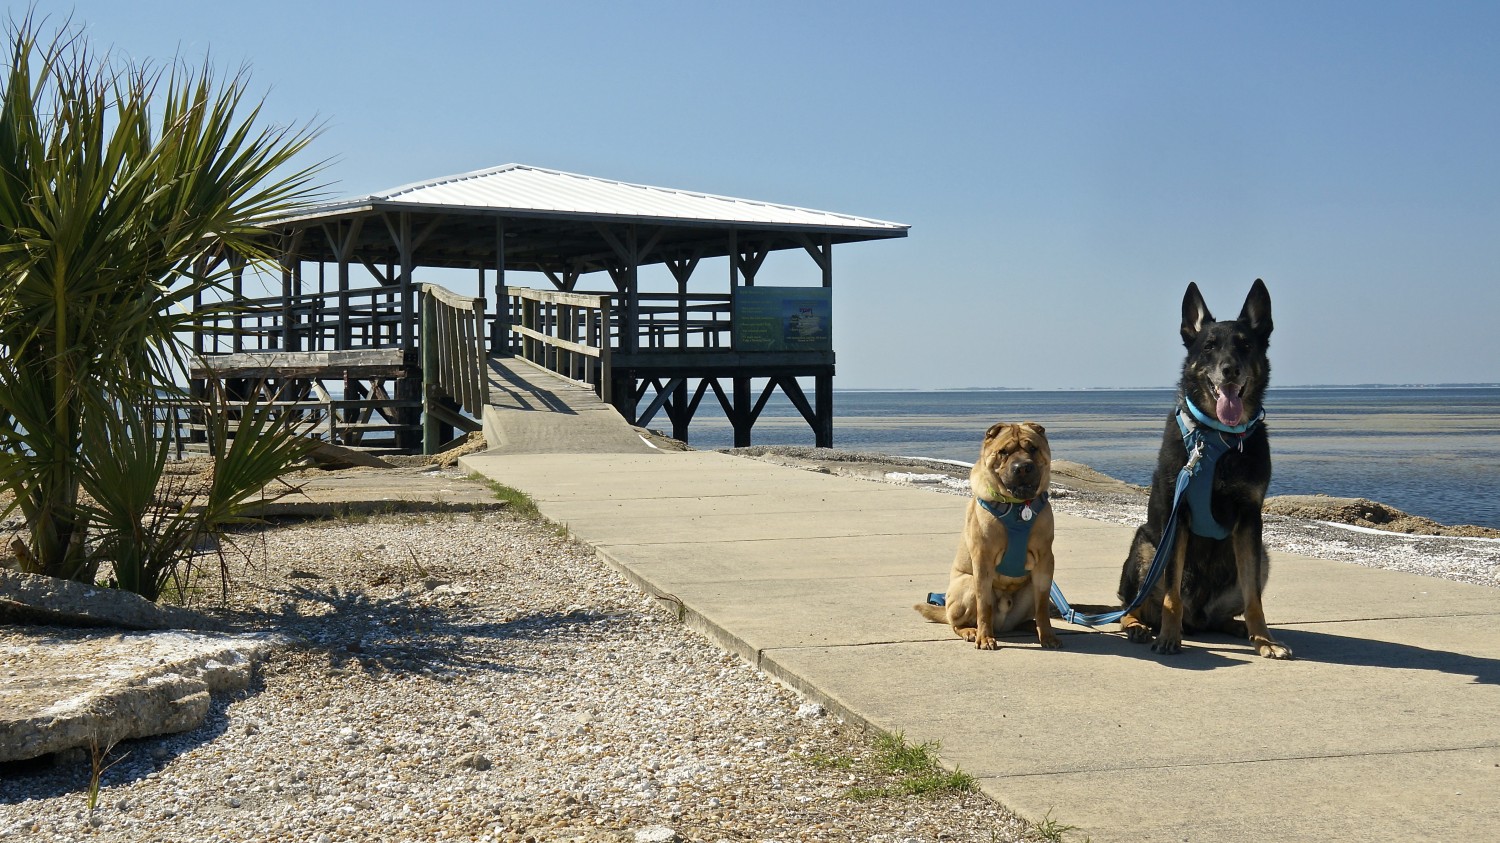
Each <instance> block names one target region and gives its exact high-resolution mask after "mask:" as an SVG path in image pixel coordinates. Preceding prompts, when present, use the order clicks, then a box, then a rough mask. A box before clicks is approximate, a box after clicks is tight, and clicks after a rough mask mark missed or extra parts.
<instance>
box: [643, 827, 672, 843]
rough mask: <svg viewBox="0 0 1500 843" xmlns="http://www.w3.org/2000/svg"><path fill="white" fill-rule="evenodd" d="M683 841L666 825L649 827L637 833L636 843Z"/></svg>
mask: <svg viewBox="0 0 1500 843" xmlns="http://www.w3.org/2000/svg"><path fill="white" fill-rule="evenodd" d="M681 840H682V838H681V837H678V836H677V832H675V831H673V830H672V829H670V828H667V827H666V826H664V825H653V826H647V827H646V828H642V829H637V830H636V832H635V843H679V841H681Z"/></svg>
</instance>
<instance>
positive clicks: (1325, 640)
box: [1067, 627, 1500, 685]
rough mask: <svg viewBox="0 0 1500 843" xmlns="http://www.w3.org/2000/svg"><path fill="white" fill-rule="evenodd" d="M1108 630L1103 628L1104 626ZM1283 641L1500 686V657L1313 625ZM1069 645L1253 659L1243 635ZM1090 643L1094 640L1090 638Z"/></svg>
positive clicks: (1212, 663) (1207, 659) (1146, 654)
mask: <svg viewBox="0 0 1500 843" xmlns="http://www.w3.org/2000/svg"><path fill="white" fill-rule="evenodd" d="M1099 631H1100V632H1102V631H1103V630H1099ZM1274 635H1275V636H1276V638H1277V640H1279V641H1280V642H1281V643H1283V644H1285V645H1287V646H1288V647H1290V648H1291V649H1292V652H1293V653H1294V654H1296V658H1297V660H1298V661H1302V662H1312V663H1315V664H1339V665H1346V666H1349V667H1374V668H1391V669H1398V670H1431V671H1436V672H1438V673H1447V674H1450V675H1452V676H1468V677H1472V678H1473V680H1474V682H1475V683H1476V684H1479V685H1500V659H1492V658H1485V657H1483V656H1474V655H1469V654H1467V653H1455V652H1452V651H1450V650H1429V649H1427V648H1426V647H1417V646H1414V645H1412V644H1399V643H1396V642H1392V641H1374V640H1371V639H1368V638H1356V637H1353V636H1349V635H1335V634H1333V633H1330V632H1319V631H1315V630H1310V629H1286V628H1284V627H1283V628H1280V629H1277V630H1275V632H1274ZM1067 640H1068V641H1069V642H1070V643H1069V645H1068V646H1070V647H1075V648H1077V649H1080V650H1086V651H1093V652H1098V653H1100V654H1101V655H1103V654H1110V655H1119V656H1131V657H1136V658H1149V659H1153V660H1155V661H1157V662H1158V663H1160V664H1161V665H1163V666H1164V667H1172V668H1177V669H1179V670H1190V671H1199V670H1217V669H1219V668H1224V667H1233V666H1235V665H1243V664H1251V663H1253V662H1248V661H1246V660H1244V659H1242V658H1235V657H1234V656H1235V655H1241V656H1243V655H1253V653H1254V651H1253V650H1252V649H1251V648H1250V646H1249V644H1248V643H1246V642H1245V641H1244V640H1243V639H1238V638H1230V637H1229V636H1227V635H1220V634H1203V633H1198V634H1196V635H1194V634H1191V633H1190V634H1189V635H1188V636H1187V638H1186V640H1185V641H1184V643H1183V651H1182V653H1181V654H1179V655H1174V656H1161V655H1158V654H1156V653H1153V652H1151V648H1150V646H1149V645H1146V644H1133V643H1130V642H1129V641H1127V640H1126V639H1125V637H1124V636H1123V635H1120V634H1117V633H1107V634H1104V635H1078V636H1074V635H1070V636H1068V639H1067ZM1085 642H1088V643H1085Z"/></svg>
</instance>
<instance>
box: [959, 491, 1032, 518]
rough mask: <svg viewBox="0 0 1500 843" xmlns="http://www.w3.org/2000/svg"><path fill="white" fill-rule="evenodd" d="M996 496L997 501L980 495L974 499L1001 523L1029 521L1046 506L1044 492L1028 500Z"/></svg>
mask: <svg viewBox="0 0 1500 843" xmlns="http://www.w3.org/2000/svg"><path fill="white" fill-rule="evenodd" d="M992 491H993V490H992ZM998 497H1000V502H999V503H996V502H995V501H992V500H986V499H985V498H980V497H976V498H974V500H976V501H979V505H980V506H982V507H984V510H985V512H988V513H989V514H991V515H993V516H995V517H996V518H997V519H999V520H1000V522H1001V523H1003V524H1006V525H1009V524H1013V523H1015V522H1017V521H1030V520H1031V519H1032V517H1033V516H1035V515H1036V514H1037V513H1038V512H1041V511H1042V510H1044V509H1046V508H1047V493H1046V492H1043V493H1041V494H1040V495H1037V496H1036V497H1034V498H1032V499H1031V500H1029V501H1023V500H1021V499H1019V498H1012V497H1006V496H1003V495H1002V496H998ZM1002 504H1003V506H1002Z"/></svg>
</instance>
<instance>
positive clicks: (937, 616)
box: [912, 603, 948, 623]
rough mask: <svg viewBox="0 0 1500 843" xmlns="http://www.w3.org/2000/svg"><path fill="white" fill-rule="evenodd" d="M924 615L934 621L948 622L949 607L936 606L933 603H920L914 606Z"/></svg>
mask: <svg viewBox="0 0 1500 843" xmlns="http://www.w3.org/2000/svg"><path fill="white" fill-rule="evenodd" d="M912 608H913V609H916V610H917V612H918V613H919V614H921V615H922V617H924V618H926V619H927V620H929V621H931V622H933V623H947V622H948V609H947V608H946V607H943V606H934V605H933V604H931V603H918V604H916V605H915V606H912Z"/></svg>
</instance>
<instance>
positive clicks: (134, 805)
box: [0, 512, 1040, 843]
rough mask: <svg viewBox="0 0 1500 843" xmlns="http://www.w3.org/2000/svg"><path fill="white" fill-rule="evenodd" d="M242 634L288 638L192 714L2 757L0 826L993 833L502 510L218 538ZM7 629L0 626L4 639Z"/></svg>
mask: <svg viewBox="0 0 1500 843" xmlns="http://www.w3.org/2000/svg"><path fill="white" fill-rule="evenodd" d="M237 542H238V547H239V557H240V558H239V559H238V560H237V561H235V562H234V563H233V568H234V570H235V576H236V579H235V588H234V590H233V596H232V598H231V601H230V604H229V606H228V607H227V608H225V609H222V610H219V613H220V614H224V615H226V616H228V617H229V619H230V620H232V621H233V622H234V624H235V625H236V626H238V627H243V628H250V629H274V630H277V631H280V632H283V633H286V634H289V635H291V636H293V637H294V638H297V639H299V640H301V641H302V642H304V643H302V644H301V645H300V646H298V647H295V648H293V649H291V650H288V651H285V652H284V653H283V654H282V655H281V656H279V657H276V658H274V659H273V660H272V662H271V663H270V664H269V665H267V666H266V667H265V669H264V670H263V671H262V675H261V676H260V678H259V680H258V681H257V682H256V684H255V686H254V687H252V689H251V690H250V692H249V693H246V694H244V695H241V696H240V697H238V698H235V699H231V700H224V701H220V702H218V703H217V704H216V705H215V707H214V709H213V710H212V712H211V714H210V716H209V720H208V722H207V723H206V724H205V725H204V726H203V727H201V728H199V729H197V730H195V731H193V732H189V733H185V734H181V735H176V736H170V737H165V738H158V739H151V740H142V741H132V742H128V743H124V744H121V745H119V746H117V747H116V748H115V751H114V753H113V754H112V755H111V758H112V759H118V760H116V761H115V764H114V766H113V767H111V768H110V769H109V770H108V771H107V772H106V773H105V774H104V776H103V779H102V781H103V787H102V789H101V793H100V797H99V807H98V809H97V810H95V811H94V812H92V813H90V812H88V811H87V810H86V804H87V803H86V800H87V785H88V771H89V763H88V759H86V758H85V757H83V756H82V755H78V756H73V757H68V756H64V757H62V758H61V759H60V760H54V761H52V762H48V763H45V764H43V763H37V764H33V765H31V766H27V765H16V764H12V765H6V766H5V767H0V840H9V839H19V840H40V841H63V840H68V841H72V840H100V841H132V842H134V841H193V842H194V843H207V842H208V841H230V840H233V841H245V840H262V841H345V840H424V841H425V840H477V841H485V840H506V841H519V840H539V841H541V840H545V841H553V840H582V841H635V840H684V841H686V840H702V841H720V840H726V841H743V840H869V841H882V840H884V841H908V840H913V841H932V840H945V841H947V840H951V841H985V843H991V841H1010V840H1027V839H1040V838H1037V837H1035V836H1034V835H1033V836H1032V837H1028V836H1027V835H1028V833H1029V832H1028V829H1027V827H1026V825H1025V824H1024V823H1023V822H1021V821H1019V820H1018V819H1016V818H1015V817H1013V816H1011V815H1010V814H1009V813H1008V812H1006V811H1005V810H1004V809H1002V808H1000V807H999V806H997V805H995V804H994V803H992V802H990V801H989V800H987V799H985V798H984V797H982V796H980V795H978V794H975V793H948V794H945V795H941V796H933V797H915V796H887V797H881V798H874V799H864V800H859V799H854V798H851V797H850V796H849V793H850V791H851V789H853V788H857V787H858V788H869V789H877V788H883V787H890V786H892V785H893V783H894V782H895V779H894V778H893V777H892V776H891V775H890V774H889V773H884V772H881V769H880V767H879V766H878V765H877V764H875V763H874V761H873V759H874V757H875V755H876V748H875V745H874V743H873V741H872V737H871V736H869V735H866V734H864V733H862V732H860V731H858V730H856V729H854V728H852V727H849V726H845V725H843V724H841V723H840V722H839V721H838V720H837V719H836V718H834V717H831V716H828V715H827V714H826V713H825V712H824V711H823V710H822V709H821V708H820V707H818V706H816V705H811V704H808V703H806V701H805V700H803V699H801V698H799V697H798V696H797V695H796V694H795V693H793V692H791V691H789V690H788V689H786V688H784V687H782V686H780V685H778V684H776V683H775V682H773V681H771V680H770V679H768V678H767V677H766V676H764V675H763V674H761V673H759V672H757V671H756V670H754V669H753V668H751V667H749V666H748V665H746V664H744V663H742V662H740V661H739V660H738V659H736V658H734V657H732V656H729V655H727V654H725V653H724V652H723V651H721V650H719V649H718V648H717V647H715V646H714V645H713V644H711V643H710V642H709V641H708V640H707V639H705V638H703V637H702V636H701V635H699V634H697V633H695V632H693V631H691V630H689V629H687V628H686V627H684V626H682V625H680V624H679V623H677V620H676V615H675V613H674V612H673V611H672V609H671V607H670V606H664V605H659V604H658V603H657V601H654V600H650V599H647V598H645V597H644V596H643V595H642V594H641V592H640V591H638V590H637V589H636V588H635V587H633V586H631V585H629V584H628V583H627V582H625V580H624V579H623V578H622V577H620V576H619V575H618V574H616V573H615V572H614V571H613V570H611V569H609V568H606V567H605V566H604V565H603V564H602V563H600V562H599V561H598V560H597V558H596V556H595V555H594V553H593V552H592V551H591V550H590V549H589V548H587V547H585V546H583V545H581V544H579V543H576V542H574V541H572V540H570V539H568V538H566V537H564V536H560V535H558V534H557V532H556V530H555V529H554V528H552V527H550V526H549V525H546V524H542V523H537V522H533V521H528V520H525V519H523V518H519V517H517V516H514V515H510V514H508V513H503V512H502V513H492V514H487V515H481V516H470V515H458V516H443V517H440V518H438V517H432V516H426V517H421V516H399V515H397V516H382V517H378V518H372V519H369V520H368V521H359V522H349V521H344V522H321V523H302V524H287V525H283V526H277V527H274V528H270V529H265V530H260V531H256V532H253V533H245V534H242V535H240V536H238V537H237ZM16 634H21V633H19V632H16V631H10V632H0V635H16Z"/></svg>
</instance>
